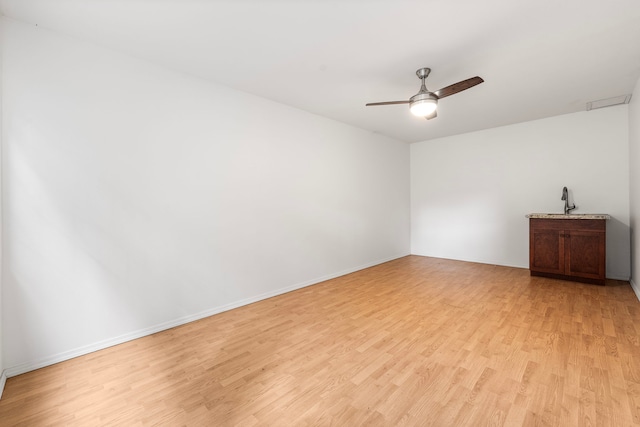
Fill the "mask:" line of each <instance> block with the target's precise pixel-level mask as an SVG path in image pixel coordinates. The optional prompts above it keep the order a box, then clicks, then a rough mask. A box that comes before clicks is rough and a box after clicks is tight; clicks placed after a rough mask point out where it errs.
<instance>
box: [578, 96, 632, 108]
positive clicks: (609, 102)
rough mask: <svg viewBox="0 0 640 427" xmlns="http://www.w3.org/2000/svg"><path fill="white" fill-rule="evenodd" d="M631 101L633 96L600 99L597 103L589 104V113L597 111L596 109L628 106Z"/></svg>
mask: <svg viewBox="0 0 640 427" xmlns="http://www.w3.org/2000/svg"><path fill="white" fill-rule="evenodd" d="M629 101H631V94H628V95H620V96H614V97H613V98H607V99H599V100H597V101H591V102H587V111H589V110H595V109H596V108H604V107H611V106H613V105H620V104H628V103H629Z"/></svg>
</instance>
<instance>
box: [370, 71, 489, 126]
mask: <svg viewBox="0 0 640 427" xmlns="http://www.w3.org/2000/svg"><path fill="white" fill-rule="evenodd" d="M430 72H431V68H420V69H419V70H418V71H416V75H417V76H418V78H419V79H420V80H422V86H421V87H420V92H418V93H416V94H415V95H413V96H412V97H411V98H409V100H408V101H387V102H371V103H369V104H367V105H366V106H367V107H371V106H375V105H393V104H409V109H410V110H411V113H413V114H414V115H416V116H419V117H424V118H425V119H427V120H431V119H433V118H435V117H437V116H438V112H437V111H436V108H437V107H438V100H439V99H442V98H444V97H447V96H449V95H453V94H456V93H458V92H462V91H463V90H467V89H469V88H471V87H474V86H475V85H479V84H480V83H482V82H484V80H482V78H480V77H478V76H476V77H471V78H470V79H466V80H462V81H461V82H458V83H454V84H452V85H449V86H447V87H443V88H442V89H440V90H437V91H435V92H430V91H429V90H428V89H427V87H426V86H425V84H424V81H425V79H426V78H427V76H429V73H430Z"/></svg>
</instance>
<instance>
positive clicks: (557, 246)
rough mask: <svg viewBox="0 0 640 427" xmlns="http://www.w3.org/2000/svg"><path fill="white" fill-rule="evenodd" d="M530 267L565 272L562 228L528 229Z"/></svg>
mask: <svg viewBox="0 0 640 427" xmlns="http://www.w3.org/2000/svg"><path fill="white" fill-rule="evenodd" d="M530 233H531V235H530V236H529V244H530V248H529V257H530V259H529V264H530V269H531V270H535V271H539V272H543V273H552V274H565V257H564V251H565V249H564V238H563V237H562V236H563V233H564V232H563V231H562V230H554V229H547V228H534V227H532V228H531V229H530Z"/></svg>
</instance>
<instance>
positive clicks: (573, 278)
mask: <svg viewBox="0 0 640 427" xmlns="http://www.w3.org/2000/svg"><path fill="white" fill-rule="evenodd" d="M529 271H530V272H531V275H532V276H540V277H549V278H551V279H560V280H570V281H572V282H581V283H590V284H592V285H600V286H604V282H605V279H589V278H586V277H576V276H565V275H563V274H553V273H543V272H541V271H532V270H529Z"/></svg>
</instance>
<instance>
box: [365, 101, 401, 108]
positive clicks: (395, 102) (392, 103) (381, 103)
mask: <svg viewBox="0 0 640 427" xmlns="http://www.w3.org/2000/svg"><path fill="white" fill-rule="evenodd" d="M408 103H409V101H387V102H371V103H369V104H367V105H366V106H367V107H371V106H374V105H394V104H408Z"/></svg>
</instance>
